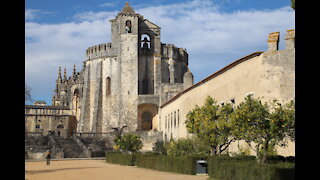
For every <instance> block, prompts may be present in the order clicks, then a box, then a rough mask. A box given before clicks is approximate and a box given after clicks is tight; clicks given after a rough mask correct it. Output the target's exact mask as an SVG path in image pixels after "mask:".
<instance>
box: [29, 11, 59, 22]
mask: <svg viewBox="0 0 320 180" xmlns="http://www.w3.org/2000/svg"><path fill="white" fill-rule="evenodd" d="M47 14H53V12H50V11H42V10H39V9H26V10H25V13H24V15H25V19H26V20H27V21H30V20H34V19H36V18H39V17H40V16H42V15H47Z"/></svg>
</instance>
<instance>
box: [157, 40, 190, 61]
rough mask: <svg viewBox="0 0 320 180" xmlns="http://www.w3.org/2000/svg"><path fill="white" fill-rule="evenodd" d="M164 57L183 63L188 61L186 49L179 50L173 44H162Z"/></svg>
mask: <svg viewBox="0 0 320 180" xmlns="http://www.w3.org/2000/svg"><path fill="white" fill-rule="evenodd" d="M162 57H163V58H173V59H177V60H180V61H183V60H187V59H188V58H187V57H188V53H187V51H186V49H185V48H177V47H176V46H175V45H173V44H162Z"/></svg>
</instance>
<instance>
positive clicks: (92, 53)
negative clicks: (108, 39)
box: [86, 43, 111, 60]
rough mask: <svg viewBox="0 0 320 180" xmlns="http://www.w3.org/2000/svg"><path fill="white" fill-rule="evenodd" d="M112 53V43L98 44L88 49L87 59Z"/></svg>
mask: <svg viewBox="0 0 320 180" xmlns="http://www.w3.org/2000/svg"><path fill="white" fill-rule="evenodd" d="M109 55H111V43H107V44H99V45H96V46H92V47H89V48H88V49H87V50H86V59H87V60H90V59H95V58H99V57H104V56H109Z"/></svg>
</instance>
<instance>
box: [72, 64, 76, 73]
mask: <svg viewBox="0 0 320 180" xmlns="http://www.w3.org/2000/svg"><path fill="white" fill-rule="evenodd" d="M73 74H76V64H73Z"/></svg>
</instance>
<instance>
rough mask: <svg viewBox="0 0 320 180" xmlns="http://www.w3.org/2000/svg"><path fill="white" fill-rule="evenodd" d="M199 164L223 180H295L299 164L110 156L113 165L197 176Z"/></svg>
mask: <svg viewBox="0 0 320 180" xmlns="http://www.w3.org/2000/svg"><path fill="white" fill-rule="evenodd" d="M197 160H207V163H208V175H209V176H210V177H211V178H214V179H219V180H280V179H281V180H292V179H294V178H295V164H294V163H292V160H291V159H288V161H285V162H281V161H280V162H279V161H272V163H269V164H264V165H259V164H258V163H257V159H256V157H254V156H235V157H229V156H220V157H219V156H218V157H204V156H179V157H174V156H165V155H159V154H155V153H145V154H141V153H133V154H127V153H121V152H107V153H106V161H107V162H109V163H115V164H121V165H127V166H135V165H136V166H138V167H142V168H148V169H155V170H159V171H167V172H175V173H181V174H193V175H194V174H196V161H197Z"/></svg>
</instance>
